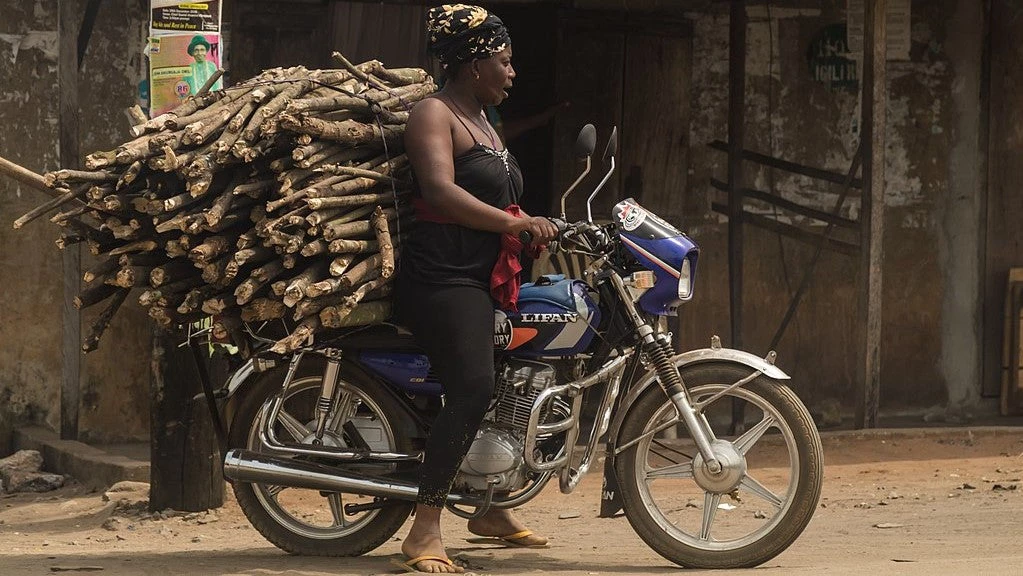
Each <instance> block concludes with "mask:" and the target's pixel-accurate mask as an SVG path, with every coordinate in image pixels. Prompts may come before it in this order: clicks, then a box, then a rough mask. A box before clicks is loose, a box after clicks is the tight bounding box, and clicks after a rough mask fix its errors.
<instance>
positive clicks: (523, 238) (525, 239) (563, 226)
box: [519, 217, 569, 246]
mask: <svg viewBox="0 0 1023 576" xmlns="http://www.w3.org/2000/svg"><path fill="white" fill-rule="evenodd" d="M547 219H548V220H550V221H551V224H554V226H555V227H557V229H558V235H559V236H560V235H561V234H563V233H564V232H565V230H568V227H569V224H568V222H565V221H564V220H562V219H561V218H550V217H548V218H547ZM519 242H522V243H523V244H524V245H526V246H529V245H530V244H532V243H533V235H532V234H530V232H529V230H523V231H521V232H519Z"/></svg>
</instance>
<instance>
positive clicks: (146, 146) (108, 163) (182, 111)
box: [15, 53, 436, 353]
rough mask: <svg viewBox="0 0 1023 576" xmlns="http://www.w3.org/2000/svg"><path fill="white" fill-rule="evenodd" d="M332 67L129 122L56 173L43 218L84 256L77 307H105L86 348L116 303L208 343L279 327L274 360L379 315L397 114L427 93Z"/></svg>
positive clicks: (387, 273) (416, 78) (429, 86)
mask: <svg viewBox="0 0 1023 576" xmlns="http://www.w3.org/2000/svg"><path fill="white" fill-rule="evenodd" d="M335 59H336V60H338V62H339V63H340V64H341V67H340V68H338V69H331V70H307V69H305V68H302V67H295V68H287V69H281V68H278V69H273V70H267V71H265V72H263V73H262V74H260V75H259V76H257V77H255V78H252V79H250V80H248V81H245V82H242V83H240V84H237V85H236V86H233V87H230V88H227V89H225V90H220V91H216V92H200V93H199V94H198V95H196V96H193V97H191V98H189V99H187V100H186V101H184V103H183V104H181V106H179V107H178V108H177V109H175V110H174V111H172V112H169V113H167V114H162V115H160V116H158V117H156V118H152V119H145V117H144V116H142V118H141V119H140V120H144V121H140V122H139V123H138V124H137V125H135V126H134V127H133V128H132V129H131V134H132V136H133V137H134V139H133V140H131V141H129V142H126V143H124V144H123V145H121V146H118V147H117V148H116V149H114V150H111V151H107V152H97V153H94V154H91V155H89V156H88V157H86V159H85V168H86V169H85V170H58V171H56V172H51V173H48V174H46V175H45V176H44V178H43V181H44V183H45V185H46V186H48V187H49V188H51V189H52V190H53V194H52V195H53V198H52V199H51V200H50V201H48V202H46V203H45V204H43V205H41V206H39V207H37V208H35V209H33V210H32V211H31V212H29V213H28V214H26V215H25V216H23V217H22V218H19V219H18V220H17V221H16V222H15V228H18V227H21V226H23V225H24V224H25V223H26V222H28V221H30V220H33V219H35V218H37V217H39V216H41V215H43V214H47V213H50V212H54V211H58V212H57V213H56V214H55V215H53V216H52V217H51V218H50V220H51V221H53V222H55V223H57V224H59V225H60V226H62V227H63V228H64V231H63V233H62V234H61V236H60V237H59V239H58V240H57V245H58V247H60V248H61V249H64V248H66V247H67V246H71V245H73V244H75V243H82V242H84V243H85V244H86V245H87V246H88V249H89V250H90V251H91V252H92V254H94V255H96V256H98V262H97V263H96V264H95V265H94V266H92V267H90V268H89V269H88V270H86V271H85V273H84V275H83V278H82V280H83V289H82V290H81V293H80V294H79V295H78V297H77V298H76V299H75V305H76V306H77V307H79V308H87V307H90V306H94V305H98V304H100V303H105V304H106V308H105V310H104V311H103V312H102V313H101V314H100V316H99V320H98V321H97V322H96V324H95V325H94V326H93V327H92V331H91V334H90V335H89V336H88V337H87V339H86V341H85V343H84V344H83V346H82V347H83V349H84V350H85V351H90V350H93V349H95V348H96V346H97V344H98V342H99V339H100V336H101V335H102V334H103V331H104V330H105V329H106V327H107V325H109V323H110V320H111V318H112V317H113V315H114V314H115V313H116V312H117V310H118V308H119V307H120V306H121V304H122V303H123V302H124V301H125V299H126V298H127V296H128V295H129V293H131V292H133V291H135V292H137V297H138V301H139V302H140V303H141V304H142V305H143V306H146V307H148V309H149V316H150V317H151V318H153V319H154V320H155V321H156V322H157V323H159V324H161V325H164V326H169V325H181V324H187V323H191V322H194V321H197V320H200V319H202V318H205V317H208V316H212V317H213V319H214V323H213V328H212V332H213V335H214V336H217V337H225V336H229V335H232V334H234V333H236V331H238V330H239V329H240V328H241V327H242V325H243V323H245V322H261V321H268V320H277V319H286V321H287V325H288V326H289V330H290V332H289V334H288V336H286V337H284V338H282V339H280V340H279V341H277V343H276V345H275V346H274V347H273V348H274V350H275V351H276V352H280V353H286V352H290V351H292V350H295V349H296V348H297V347H299V346H301V345H303V344H305V343H306V342H307V341H308V340H309V338H310V337H311V336H313V335H315V334H316V333H317V332H319V331H321V330H323V329H326V328H339V327H346V326H358V325H364V324H369V323H374V322H378V321H381V320H384V319H386V318H388V317H389V315H390V300H389V298H388V295H389V292H390V286H391V280H392V276H393V274H394V261H395V256H396V254H397V251H398V249H399V246H400V239H401V237H402V235H403V234H404V233H405V232H407V230H408V229H409V227H410V226H411V225H412V224H413V223H412V219H411V211H410V209H409V206H408V201H407V194H408V193H409V189H410V182H409V169H408V161H407V159H406V157H405V156H404V155H403V153H402V152H403V146H402V135H403V133H404V129H405V122H406V120H407V118H408V110H409V108H410V107H411V105H412V104H413V103H414V102H416V101H418V100H421V99H422V98H424V97H426V96H427V95H429V94H431V93H432V92H433V91H434V90H435V89H436V86H435V85H434V83H433V80H432V78H430V77H429V75H427V73H426V72H425V71H424V70H420V69H413V68H403V69H387V68H385V67H384V66H383V65H382V64H381V63H380V62H378V61H370V62H366V63H363V64H360V65H357V66H356V65H353V64H351V63H350V62H348V61H347V60H346V59H344V57H343V56H341V55H340V54H337V53H335Z"/></svg>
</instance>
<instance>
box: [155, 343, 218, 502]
mask: <svg viewBox="0 0 1023 576" xmlns="http://www.w3.org/2000/svg"><path fill="white" fill-rule="evenodd" d="M184 339H185V336H184V335H183V334H182V333H180V332H178V331H170V330H162V329H159V328H157V329H156V330H154V334H153V360H152V364H151V366H150V413H151V417H150V421H151V425H150V457H149V459H150V468H149V509H150V510H152V511H157V510H163V509H165V508H172V509H174V510H186V511H189V512H198V511H201V510H208V509H210V508H217V507H219V506H222V505H223V504H224V477H223V468H222V466H221V462H220V452H219V450H218V448H217V438H216V435H215V434H214V433H213V426H212V423H211V422H210V415H209V412H208V411H207V408H206V405H205V402H206V400H205V398H203V396H202V394H201V392H202V390H201V387H200V386H199V374H198V371H197V370H196V366H195V362H194V360H193V359H192V354H191V351H190V350H189V349H188V348H187V347H180V346H179V344H181V343H182V342H183V341H184Z"/></svg>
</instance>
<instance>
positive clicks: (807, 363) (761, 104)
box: [575, 0, 999, 418]
mask: <svg viewBox="0 0 1023 576" xmlns="http://www.w3.org/2000/svg"><path fill="white" fill-rule="evenodd" d="M753 4H755V5H753ZM845 4H846V2H845V1H844V0H821V1H811V0H789V1H776V2H770V3H751V5H750V6H749V8H748V12H747V13H748V17H749V25H748V29H747V64H746V73H747V86H746V144H747V148H750V149H753V150H757V151H761V152H764V153H767V154H770V155H773V156H776V157H781V158H784V159H787V160H791V161H794V162H798V163H801V164H805V165H809V166H816V167H822V168H827V169H829V170H832V171H834V172H839V173H845V172H846V171H847V170H848V168H849V164H850V162H851V159H852V157H853V154H854V152H855V150H856V146H857V145H858V142H859V126H858V123H859V118H860V112H859V101H860V89H859V86H858V84H857V86H855V87H850V88H846V89H842V88H836V87H834V86H832V85H828V84H825V83H823V82H820V81H817V80H816V79H815V78H814V76H813V75H812V73H811V70H810V63H809V58H808V53H809V49H810V45H811V42H812V41H813V40H814V38H815V37H816V36H817V35H818V34H820V33H821V31H822V29H824V28H825V27H827V26H829V25H833V24H843V23H845ZM575 6H576V7H577V8H586V9H606V10H619V11H620V10H629V11H640V12H643V11H649V12H671V13H673V14H678V13H679V12H682V13H683V14H685V16H686V17H687V18H689V19H690V20H691V21H692V23H693V58H692V61H693V69H692V72H691V77H689V78H679V79H671V81H676V82H691V90H690V93H691V94H692V102H691V107H692V121H691V124H690V142H691V149H690V155H689V158H690V163H689V179H688V181H689V185H688V189H687V190H686V193H685V194H684V195H680V197H679V199H678V202H679V204H680V205H681V210H682V213H683V214H684V224H685V226H686V228H687V230H688V231H689V232H690V234H691V235H692V236H693V237H694V238H695V239H696V240H697V241H698V242H699V243H700V245H701V247H702V249H703V252H702V258H701V264H700V268H701V269H700V271H699V277H698V281H697V289H696V294H697V295H696V297H695V299H694V301H693V302H692V303H691V304H689V305H688V306H687V307H686V308H685V309H684V310H683V311H682V319H681V329H680V333H681V338H682V341H683V347H686V348H692V347H697V346H703V345H705V344H706V342H708V339H709V337H710V335H711V334H720V335H721V336H722V337H723V339H724V340H725V341H726V342H727V341H728V340H729V332H730V329H729V326H730V322H729V305H728V292H727V290H726V289H725V287H726V286H727V285H728V255H727V250H728V243H727V218H725V217H724V216H723V215H719V214H717V213H715V212H713V211H711V210H710V205H711V202H712V201H716V202H726V201H727V199H726V197H725V195H724V194H723V193H720V192H717V191H715V190H714V189H713V188H712V187H711V186H710V184H709V180H710V179H711V178H712V177H714V178H717V179H719V180H725V179H726V168H727V156H726V155H725V154H724V153H721V152H717V151H713V150H711V149H709V148H708V147H706V144H707V143H709V142H711V141H713V140H726V139H727V134H728V109H727V103H728V9H729V8H728V3H726V2H719V3H714V2H699V1H693V2H683V3H678V4H673V3H670V2H661V1H659V0H646V1H642V2H628V3H623V2H615V1H614V0H576V2H575ZM984 32H985V28H984V17H983V3H982V2H977V1H975V0H937V1H930V0H927V1H923V0H914V1H913V2H912V48H911V53H910V59H909V61H892V62H890V63H889V66H888V75H889V76H888V77H889V81H888V86H889V102H888V124H887V130H886V136H887V147H886V182H887V185H886V196H885V204H886V210H885V218H886V227H887V233H886V236H885V243H884V250H885V260H884V262H885V263H884V270H883V273H884V294H883V300H884V311H883V321H882V338H883V342H882V374H881V410H882V413H883V414H884V413H887V414H895V413H901V412H909V413H914V414H917V415H919V414H921V413H926V414H927V415H928V416H929V417H935V418H943V417H951V418H958V417H960V416H962V415H963V413H964V412H965V413H971V412H975V411H977V410H980V411H988V412H990V411H992V410H993V404H992V403H990V402H987V403H985V402H983V401H982V399H981V397H980V395H981V390H982V388H981V344H980V341H981V338H980V329H981V310H982V297H981V295H980V286H981V274H982V270H983V265H982V262H983V253H982V240H983V235H984V232H983V230H984V228H983V226H984V221H983V218H982V217H981V212H982V207H983V205H984V202H983V201H984V198H985V186H986V181H985V178H984V170H985V153H984V146H982V145H981V141H982V138H983V134H986V132H984V130H985V125H984V122H985V121H986V116H985V115H984V112H985V108H984V107H985V105H986V103H985V102H983V101H982V100H981V97H982V96H981V95H982V92H983V90H982V79H983V78H984V76H983V74H982V71H983V62H982V56H983V54H984V49H985V42H986V39H985V34H984ZM992 122H997V120H996V119H992ZM623 162H626V163H627V162H628V160H626V159H623ZM746 166H747V173H746V184H747V185H749V186H751V187H753V188H756V189H759V190H764V191H769V192H772V193H775V194H778V195H780V196H782V197H784V198H787V199H790V200H793V201H796V202H799V203H801V204H804V205H808V206H811V207H814V208H817V209H820V210H825V211H831V210H832V209H833V206H834V204H835V201H836V199H837V198H838V195H839V193H840V192H841V190H840V187H839V186H837V185H828V184H825V183H822V182H820V181H815V180H810V179H806V178H803V177H799V176H794V175H791V174H788V173H785V172H781V171H773V173H772V172H770V171H768V170H765V169H760V168H757V167H755V166H754V165H753V164H750V163H747V164H746ZM859 206H860V202H859V195H858V192H857V193H854V194H853V196H852V197H850V198H849V199H847V201H846V202H845V205H844V208H843V210H842V215H843V216H846V217H848V218H852V219H856V218H857V217H858V213H859ZM750 208H751V209H752V210H753V211H756V212H758V213H761V214H763V215H765V216H768V217H771V218H777V219H778V220H781V221H784V222H789V223H796V224H799V225H802V226H803V227H804V228H805V229H807V230H810V231H814V232H822V231H823V229H824V226H823V225H822V224H821V223H820V222H816V221H808V220H807V219H805V218H801V217H798V216H792V215H791V214H787V213H785V212H776V211H775V210H774V209H772V208H771V207H770V205H767V204H759V203H757V202H750ZM836 237H839V238H845V239H851V240H855V235H849V234H836ZM744 250H745V266H744V275H745V278H744V302H743V304H744V311H745V313H744V323H745V326H744V331H743V335H742V338H743V345H744V346H743V347H744V348H746V349H748V350H750V351H752V352H755V353H758V354H764V353H766V352H767V347H768V345H769V343H770V341H771V338H772V336H773V334H774V332H775V329H776V328H777V326H778V325H779V323H780V321H781V319H782V316H783V315H784V313H785V310H786V308H787V306H788V302H789V299H790V297H791V295H792V294H793V293H794V291H795V290H796V288H797V287H798V285H799V283H800V281H801V279H802V275H803V273H804V271H805V270H806V269H807V267H808V266H809V263H810V261H811V259H812V257H813V248H812V247H809V246H807V245H806V244H802V243H799V242H795V241H793V240H790V239H782V238H780V237H779V236H778V235H776V234H775V233H773V232H767V231H764V230H762V229H757V228H753V227H750V226H747V227H746V241H745V244H744ZM858 262H859V261H858V259H857V258H856V257H852V256H843V255H840V254H836V253H831V252H825V253H824V255H823V256H822V258H821V260H820V263H819V265H818V267H817V269H816V272H815V274H814V282H813V284H812V287H811V289H810V290H809V291H808V293H807V294H806V296H805V297H804V300H803V303H802V305H801V307H800V308H799V310H798V312H797V314H796V316H795V318H794V320H793V322H792V323H791V324H790V326H789V328H788V331H787V332H786V334H785V336H784V338H783V340H782V341H781V343H780V345H779V346H778V353H779V360H778V362H779V364H780V365H781V366H782V367H783V368H784V369H786V370H787V371H789V372H790V373H791V374H792V375H793V376H794V381H793V384H794V387H795V388H796V389H797V390H798V391H799V393H800V395H801V396H802V397H803V398H804V399H805V400H807V401H808V403H810V404H811V405H815V406H821V405H825V404H827V405H830V406H832V407H833V408H837V409H840V410H841V411H842V412H844V413H845V414H846V416H850V415H851V414H852V412H853V409H854V406H855V390H856V386H855V382H856V380H857V370H858V368H859V364H860V359H859V358H858V357H857V352H856V351H857V349H858V346H857V345H858V342H859V339H860V338H861V336H860V330H861V325H862V324H863V319H862V318H861V317H860V313H859V311H858V308H857V292H856V274H857V268H858ZM996 304H999V303H996Z"/></svg>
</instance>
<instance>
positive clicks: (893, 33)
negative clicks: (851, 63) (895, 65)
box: [845, 0, 912, 60]
mask: <svg viewBox="0 0 1023 576" xmlns="http://www.w3.org/2000/svg"><path fill="white" fill-rule="evenodd" d="M885 11H886V12H887V14H886V16H885V22H886V23H887V31H888V60H909V48H910V44H911V40H912V38H911V36H912V34H911V33H912V28H911V25H912V21H911V20H912V19H911V12H912V10H911V9H910V0H887V2H886V9H885ZM845 15H846V21H847V23H848V26H847V28H848V31H849V53H850V57H852V58H855V59H857V60H858V59H860V58H861V57H862V54H863V27H864V18H865V16H866V7H865V5H864V0H846V5H845Z"/></svg>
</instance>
